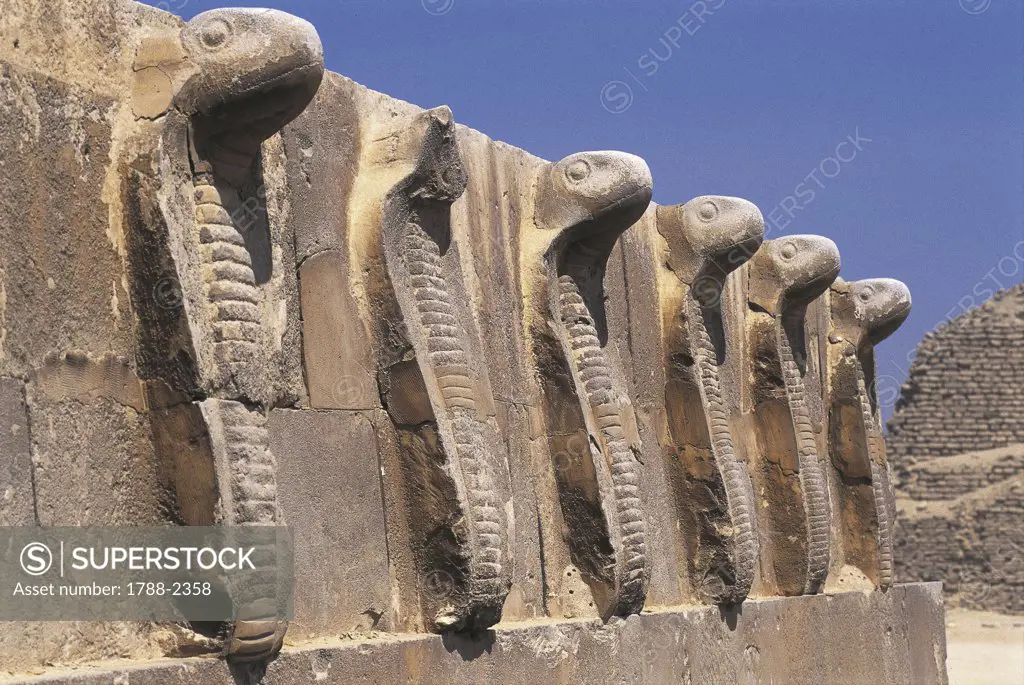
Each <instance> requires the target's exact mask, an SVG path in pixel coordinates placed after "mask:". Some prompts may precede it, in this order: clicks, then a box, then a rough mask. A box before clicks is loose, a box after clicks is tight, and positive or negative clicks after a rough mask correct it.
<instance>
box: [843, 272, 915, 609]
mask: <svg viewBox="0 0 1024 685" xmlns="http://www.w3.org/2000/svg"><path fill="white" fill-rule="evenodd" d="M828 312H829V315H830V316H829V330H828V352H827V364H826V373H827V378H826V388H827V399H828V403H827V404H828V443H829V456H830V457H831V462H832V466H833V467H834V468H835V470H836V486H837V487H836V491H837V493H838V496H839V497H838V499H839V501H837V502H835V503H834V504H833V509H834V511H835V512H836V513H837V514H838V515H839V517H840V521H839V526H838V529H839V530H840V531H841V543H842V544H841V546H842V552H843V557H844V558H843V562H844V563H845V564H848V565H851V566H854V567H856V568H858V569H860V570H861V571H862V572H863V573H864V574H865V575H866V576H867V577H868V578H869V579H870V580H871V581H872V582H873V583H875V585H876V586H878V587H881V588H883V589H888V588H889V587H890V586H891V585H892V583H893V572H894V569H893V525H894V524H895V519H896V505H895V500H894V495H893V491H892V485H891V483H890V479H889V465H888V463H887V460H886V458H885V439H884V438H883V436H882V427H881V421H880V418H879V408H878V396H877V393H876V391H875V356H874V346H875V345H877V344H878V343H880V342H881V341H882V340H884V339H885V338H887V337H888V336H890V335H891V334H892V333H893V332H894V331H895V330H896V329H897V328H899V326H900V324H902V323H903V321H904V320H906V318H907V316H908V315H909V314H910V291H909V290H908V289H907V286H905V285H904V284H903V283H901V282H899V281H897V280H894V279H890V278H874V279H867V280H862V281H852V282H849V283H848V282H846V281H843V280H842V279H839V280H837V281H836V282H835V283H834V284H833V285H832V287H831V289H830V291H829V293H828ZM867 531H873V532H874V536H873V537H874V544H873V545H872V544H870V543H869V542H868V539H869V538H868V539H866V536H865V533H866V532H867Z"/></svg>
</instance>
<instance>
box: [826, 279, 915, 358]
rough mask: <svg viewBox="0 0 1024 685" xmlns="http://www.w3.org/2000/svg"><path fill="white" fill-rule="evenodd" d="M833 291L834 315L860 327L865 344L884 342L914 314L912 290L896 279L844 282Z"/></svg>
mask: <svg viewBox="0 0 1024 685" xmlns="http://www.w3.org/2000/svg"><path fill="white" fill-rule="evenodd" d="M832 291H833V294H832V311H833V315H832V316H833V318H834V319H837V320H839V321H838V322H839V323H845V324H846V326H849V327H853V328H856V329H859V332H860V336H859V338H860V341H861V342H863V343H867V344H870V345H877V344H878V343H880V342H882V341H883V340H885V339H886V338H888V337H889V336H890V335H892V334H893V333H894V332H895V331H896V329H897V328H899V327H900V325H901V324H902V323H903V322H904V321H906V319H907V316H908V315H909V314H910V304H911V302H910V289H909V288H907V286H906V285H905V284H904V283H903V282H901V281H897V280H896V279H894V278H867V279H864V280H861V281H851V282H843V281H840V282H839V283H837V284H836V285H835V286H834V287H833V289H832Z"/></svg>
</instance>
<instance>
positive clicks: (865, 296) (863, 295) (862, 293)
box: [857, 288, 874, 302]
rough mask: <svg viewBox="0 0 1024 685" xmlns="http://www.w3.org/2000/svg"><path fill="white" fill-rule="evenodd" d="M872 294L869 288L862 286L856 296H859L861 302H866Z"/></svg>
mask: <svg viewBox="0 0 1024 685" xmlns="http://www.w3.org/2000/svg"><path fill="white" fill-rule="evenodd" d="M872 295H874V291H873V290H871V288H864V289H863V290H861V291H860V292H859V293H857V297H859V298H860V301H861V302H867V301H868V300H870V299H871V296H872Z"/></svg>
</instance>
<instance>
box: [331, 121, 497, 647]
mask: <svg viewBox="0 0 1024 685" xmlns="http://www.w3.org/2000/svg"><path fill="white" fill-rule="evenodd" d="M360 170H361V174H360V176H359V177H358V178H357V180H356V183H355V185H354V187H353V189H352V195H353V203H352V207H351V211H350V229H351V230H350V234H349V239H350V240H351V241H352V242H353V244H354V246H355V250H356V252H357V254H358V256H359V260H360V263H361V265H363V266H362V268H363V269H364V273H365V274H368V275H365V276H364V280H363V282H362V284H361V285H362V287H363V288H364V290H363V291H362V292H363V294H364V296H365V301H366V302H367V303H369V305H370V306H371V307H374V311H375V313H376V314H377V317H379V318H377V317H375V318H377V321H376V323H377V329H378V330H377V331H376V332H377V337H376V341H377V345H376V349H377V355H378V362H377V364H378V368H379V369H380V371H379V382H380V392H381V400H382V403H383V405H384V407H385V409H386V410H387V412H388V414H389V416H390V417H391V420H392V422H393V423H394V427H395V432H396V437H397V440H398V444H399V448H400V450H401V455H402V462H401V466H402V470H403V474H404V478H405V483H404V487H405V488H406V489H407V491H408V492H409V499H408V500H407V505H408V506H410V509H409V511H408V516H409V525H410V530H411V533H412V539H413V540H414V544H415V545H416V550H415V554H414V556H415V557H416V563H417V567H418V571H419V575H420V581H421V582H423V583H427V584H430V583H436V582H442V583H443V584H450V585H451V588H450V590H447V591H445V592H432V591H429V590H428V591H426V592H423V593H421V597H420V602H421V605H422V607H423V611H424V613H425V615H426V616H428V617H429V618H428V620H429V623H430V625H431V626H432V627H433V628H434V629H435V630H439V631H445V630H480V629H484V628H487V627H489V626H491V625H493V624H495V623H497V622H498V621H499V620H500V618H501V608H502V605H503V604H504V602H505V598H506V596H507V594H508V591H509V587H510V584H511V580H510V569H511V564H510V557H509V548H508V545H509V529H510V527H511V526H512V525H513V520H510V517H509V509H510V507H511V491H510V484H509V473H508V460H507V452H506V448H505V446H504V444H502V442H501V441H500V440H499V438H498V425H497V420H496V417H495V415H496V408H495V405H494V400H493V397H492V395H491V389H490V381H489V379H488V376H487V371H486V365H484V364H483V363H482V359H483V357H482V351H481V345H480V337H479V334H478V333H477V330H476V326H475V321H474V318H473V314H472V303H471V300H470V297H469V296H468V295H467V290H466V286H465V284H464V278H463V274H462V265H461V261H460V258H459V252H460V247H461V246H460V245H459V243H458V242H456V241H454V240H453V239H452V232H451V216H450V214H451V204H452V203H453V202H454V201H455V200H456V199H458V198H459V197H460V196H461V195H462V193H463V192H464V191H465V187H466V176H465V171H464V168H463V166H462V161H461V157H460V154H459V149H458V143H457V140H456V136H455V124H454V121H453V120H452V116H451V112H450V111H449V110H448V109H447V108H446V107H439V108H437V109H433V110H429V111H426V112H421V113H419V114H417V115H414V116H413V117H409V118H404V119H399V120H398V121H388V122H385V123H384V124H383V125H379V126H377V127H376V128H373V129H371V130H369V131H366V132H364V140H363V146H362V157H361V160H360ZM382 262H383V263H382Z"/></svg>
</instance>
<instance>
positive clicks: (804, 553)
mask: <svg viewBox="0 0 1024 685" xmlns="http://www.w3.org/2000/svg"><path fill="white" fill-rule="evenodd" d="M743 270H744V272H745V273H744V276H745V278H746V301H747V306H748V310H749V311H748V313H747V322H746V342H745V345H746V349H745V352H744V361H745V363H746V368H745V370H744V378H745V382H747V383H749V384H750V385H749V389H748V392H749V401H750V403H751V407H750V412H749V415H748V419H747V422H748V427H749V438H751V439H749V440H748V443H747V445H746V448H747V454H748V455H750V457H749V458H750V460H751V475H752V477H753V481H754V491H755V492H756V493H757V495H758V514H757V515H758V519H759V527H760V531H761V542H762V545H761V551H762V554H761V577H762V580H763V581H764V586H765V587H764V591H766V592H768V593H769V594H775V593H782V594H784V595H797V594H813V593H816V592H818V591H820V590H821V588H822V586H823V585H824V582H825V579H826V576H827V574H828V568H829V554H830V546H831V531H830V526H831V522H830V509H829V492H828V483H827V481H826V473H825V464H824V462H823V459H822V456H821V455H820V454H819V449H818V442H817V440H816V438H815V436H816V435H818V434H820V433H821V430H822V427H821V425H820V421H817V422H816V421H815V420H814V417H813V415H812V413H811V412H812V407H811V399H810V398H809V397H808V391H807V386H806V383H805V375H806V373H807V370H808V366H807V353H808V345H807V335H806V316H805V315H806V309H807V306H808V304H809V303H810V302H811V301H812V300H814V299H815V298H817V297H818V296H819V295H821V294H822V293H823V292H824V291H825V290H826V289H827V288H828V286H829V284H831V283H832V281H834V280H835V278H836V276H837V275H838V273H839V252H838V250H837V249H836V246H835V243H833V242H832V241H831V240H829V239H827V238H822V237H819V236H790V237H787V238H779V239H776V240H769V241H765V243H764V245H763V246H762V247H761V249H760V250H758V252H757V253H756V254H755V255H754V257H753V258H752V259H751V260H750V261H749V262H748V263H747V264H746V265H745V266H744V269H743ZM816 423H817V424H818V425H817V426H816V425H815V424H816Z"/></svg>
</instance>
